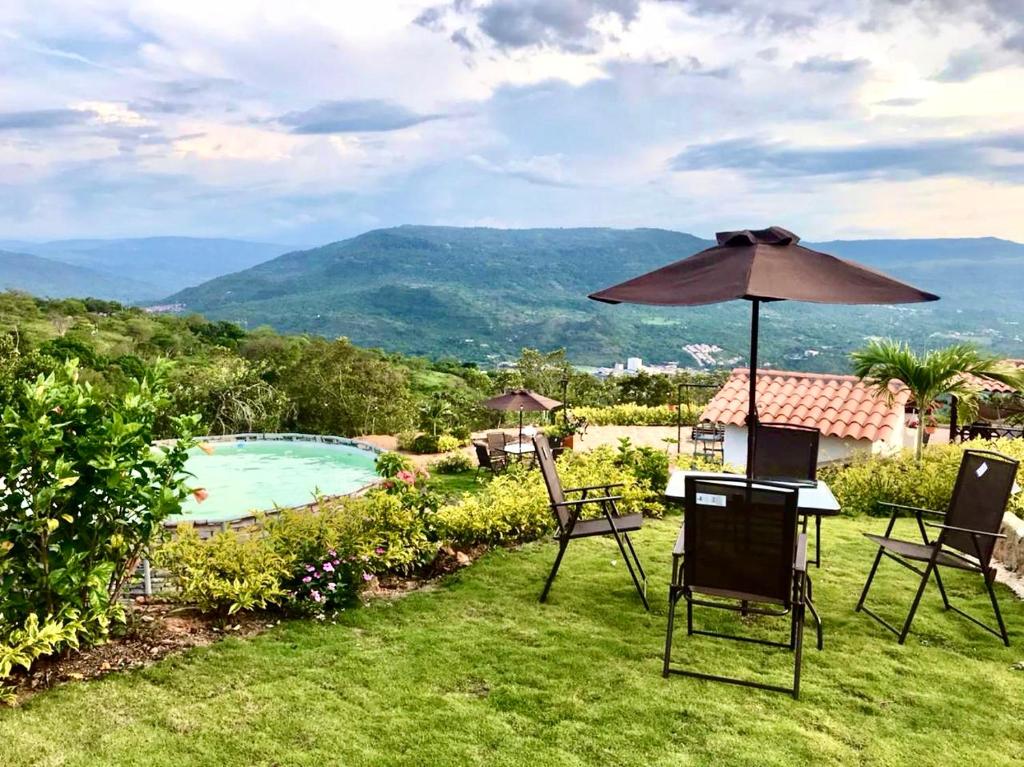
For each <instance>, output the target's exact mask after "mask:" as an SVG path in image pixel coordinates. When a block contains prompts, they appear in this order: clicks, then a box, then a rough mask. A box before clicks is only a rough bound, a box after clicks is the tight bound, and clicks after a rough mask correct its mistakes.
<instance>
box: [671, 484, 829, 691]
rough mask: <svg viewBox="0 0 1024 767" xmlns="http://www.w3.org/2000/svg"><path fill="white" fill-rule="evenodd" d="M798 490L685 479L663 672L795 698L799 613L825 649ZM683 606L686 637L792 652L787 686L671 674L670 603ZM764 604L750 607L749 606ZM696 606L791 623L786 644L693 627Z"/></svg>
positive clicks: (673, 607)
mask: <svg viewBox="0 0 1024 767" xmlns="http://www.w3.org/2000/svg"><path fill="white" fill-rule="evenodd" d="M797 492H798V491H797V489H796V488H794V487H792V486H791V485H783V484H779V483H772V482H766V481H760V480H751V479H747V478H745V477H735V476H730V475H723V476H720V477H714V476H712V477H687V478H686V523H685V524H684V525H683V529H682V530H681V531H680V533H679V538H678V540H677V541H676V546H675V549H674V550H673V552H672V582H671V584H670V585H669V598H668V605H669V611H668V630H667V632H666V636H665V660H664V666H663V669H662V674H663V675H664V676H666V677H667V676H668V675H669V674H679V675H682V676H689V677H695V678H697V679H706V680H710V681H714V682H726V683H728V684H737V685H741V686H744V687H756V688H759V689H763V690H772V691H775V692H785V693H789V694H790V695H792V696H793V697H794V698H798V697H799V695H800V667H801V661H802V656H803V631H804V619H805V609H808V608H809V609H810V611H811V615H812V616H813V617H814V621H815V625H816V628H817V638H818V649H819V650H820V649H821V648H822V646H823V638H822V629H821V620H820V619H819V618H818V613H817V611H816V610H815V609H814V604H813V602H812V601H811V599H812V594H811V581H810V576H809V575H808V574H807V535H806V534H805V533H801V532H799V530H798V526H797V521H798V518H797ZM680 599H685V600H686V633H687V635H688V636H692V635H694V634H697V635H700V636H709V637H716V638H719V639H734V640H737V641H741V642H752V643H755V644H761V645H767V646H769V647H781V648H785V649H787V650H790V651H792V652H793V685H792V687H782V686H778V685H770V684H763V683H761V682H754V681H749V680H746V679H738V678H734V677H726V676H714V675H711V674H704V673H700V672H697V671H689V670H683V669H678V668H673V667H672V665H671V658H672V634H673V630H674V627H675V613H676V604H677V603H678V602H679V600H680ZM752 603H753V604H755V605H765V606H764V607H752V606H750V605H751V604H752ZM694 606H699V607H708V608H715V609H722V610H733V611H736V612H740V613H742V614H744V615H746V614H754V615H765V616H773V617H786V616H788V617H789V620H790V630H789V640H788V641H786V642H777V641H770V640H766V639H758V638H754V637H748V636H737V635H734V634H721V633H718V632H714V631H704V630H698V629H695V628H694V625H693V608H694Z"/></svg>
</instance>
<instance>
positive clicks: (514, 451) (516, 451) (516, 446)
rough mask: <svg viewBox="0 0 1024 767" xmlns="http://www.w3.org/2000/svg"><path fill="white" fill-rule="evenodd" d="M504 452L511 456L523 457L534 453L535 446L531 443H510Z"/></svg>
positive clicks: (503, 449) (504, 448)
mask: <svg viewBox="0 0 1024 767" xmlns="http://www.w3.org/2000/svg"><path fill="white" fill-rule="evenodd" d="M502 451H504V452H506V453H509V454H510V455H523V454H524V453H532V452H534V449H533V445H532V444H531V443H529V442H509V443H507V444H506V445H505V447H503V448H502Z"/></svg>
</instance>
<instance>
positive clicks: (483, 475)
mask: <svg viewBox="0 0 1024 767" xmlns="http://www.w3.org/2000/svg"><path fill="white" fill-rule="evenodd" d="M490 480H491V475H490V473H489V472H486V471H481V472H477V471H476V470H471V471H463V472H459V473H458V474H442V473H441V472H439V471H435V472H433V473H432V474H431V475H430V486H431V488H433V489H434V490H436V491H437V492H439V493H442V494H443V495H448V496H453V495H460V494H461V493H475V492H478V491H479V490H480V489H481V488H482V487H483V485H485V484H486V483H487V482H489V481H490Z"/></svg>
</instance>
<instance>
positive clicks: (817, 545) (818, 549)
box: [814, 514, 821, 567]
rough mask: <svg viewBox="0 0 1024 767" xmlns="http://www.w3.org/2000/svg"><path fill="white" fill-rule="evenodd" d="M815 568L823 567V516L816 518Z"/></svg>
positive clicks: (817, 515)
mask: <svg viewBox="0 0 1024 767" xmlns="http://www.w3.org/2000/svg"><path fill="white" fill-rule="evenodd" d="M814 566H815V567H821V515H820V514H816V515H815V516H814Z"/></svg>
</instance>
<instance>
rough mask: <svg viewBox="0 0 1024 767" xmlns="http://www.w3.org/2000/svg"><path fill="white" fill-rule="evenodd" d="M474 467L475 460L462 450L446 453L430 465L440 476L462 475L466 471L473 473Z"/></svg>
mask: <svg viewBox="0 0 1024 767" xmlns="http://www.w3.org/2000/svg"><path fill="white" fill-rule="evenodd" d="M473 466H474V464H473V459H472V458H470V457H469V456H468V455H466V454H465V453H463V452H462V451H461V450H459V451H456V452H453V453H446V454H445V455H443V456H441V457H440V458H438V459H437V460H436V461H434V462H433V463H432V464H430V467H431V468H432V469H433V470H434V471H436V472H437V473H438V474H462V473H463V472H465V471H472V470H473Z"/></svg>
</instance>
